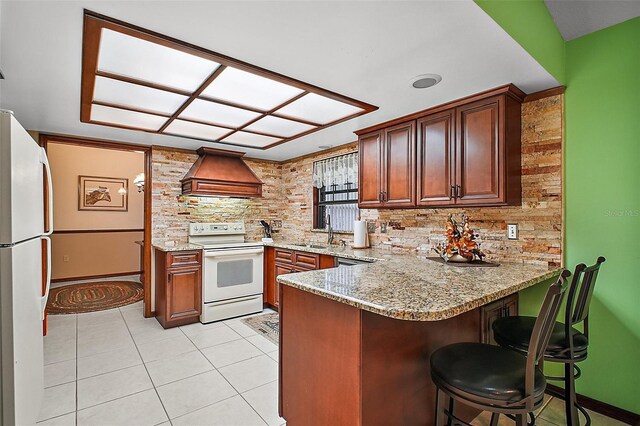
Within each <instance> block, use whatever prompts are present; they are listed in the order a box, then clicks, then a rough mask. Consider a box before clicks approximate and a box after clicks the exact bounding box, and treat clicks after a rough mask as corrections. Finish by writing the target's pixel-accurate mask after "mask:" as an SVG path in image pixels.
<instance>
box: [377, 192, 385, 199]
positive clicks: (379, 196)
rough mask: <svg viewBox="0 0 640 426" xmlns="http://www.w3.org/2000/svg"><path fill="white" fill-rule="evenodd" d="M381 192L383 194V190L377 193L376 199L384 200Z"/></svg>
mask: <svg viewBox="0 0 640 426" xmlns="http://www.w3.org/2000/svg"><path fill="white" fill-rule="evenodd" d="M382 194H384V192H382V191H380V192H379V193H378V201H384V199H383V198H382Z"/></svg>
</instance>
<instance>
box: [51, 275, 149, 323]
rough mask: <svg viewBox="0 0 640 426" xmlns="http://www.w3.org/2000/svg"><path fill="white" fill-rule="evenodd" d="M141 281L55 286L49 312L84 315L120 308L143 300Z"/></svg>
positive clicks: (53, 313)
mask: <svg viewBox="0 0 640 426" xmlns="http://www.w3.org/2000/svg"><path fill="white" fill-rule="evenodd" d="M143 296H144V291H143V287H142V284H140V283H137V282H134V281H100V282H91V283H83V284H72V285H66V286H62V287H56V288H52V289H51V290H50V292H49V301H48V302H47V312H48V313H49V314H52V315H58V314H81V313H85V312H94V311H103V310H106V309H113V308H119V307H120V306H125V305H130V304H132V303H136V302H138V301H140V300H142V298H143Z"/></svg>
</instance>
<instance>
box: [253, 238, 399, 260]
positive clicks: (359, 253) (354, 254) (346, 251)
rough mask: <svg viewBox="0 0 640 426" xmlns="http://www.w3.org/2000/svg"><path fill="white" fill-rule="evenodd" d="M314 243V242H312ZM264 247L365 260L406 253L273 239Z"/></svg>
mask: <svg viewBox="0 0 640 426" xmlns="http://www.w3.org/2000/svg"><path fill="white" fill-rule="evenodd" d="M313 244H316V243H313ZM264 245H265V247H277V248H283V249H287V250H298V251H304V252H307V253H317V254H326V255H329V256H335V257H342V258H345V259H356V260H362V261H365V262H375V261H378V260H385V259H389V258H390V257H392V256H393V255H394V253H395V254H398V255H401V254H403V253H406V251H405V250H398V249H396V250H394V251H391V250H384V249H376V248H368V249H354V248H352V247H350V246H336V245H332V246H327V245H326V244H321V243H318V245H321V246H326V247H322V248H321V247H309V246H301V245H299V244H293V243H288V242H280V241H274V242H272V243H264Z"/></svg>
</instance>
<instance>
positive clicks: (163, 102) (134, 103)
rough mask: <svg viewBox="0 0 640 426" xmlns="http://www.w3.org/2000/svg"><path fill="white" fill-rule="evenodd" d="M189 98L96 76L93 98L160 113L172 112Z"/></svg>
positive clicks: (97, 100) (169, 113)
mask: <svg viewBox="0 0 640 426" xmlns="http://www.w3.org/2000/svg"><path fill="white" fill-rule="evenodd" d="M187 99H189V98H187V97H186V96H182V95H177V94H175V93H171V92H165V91H164V90H157V89H152V88H150V87H146V86H141V85H139V84H131V83H127V82H124V81H120V80H114V79H111V78H106V77H100V76H97V77H96V84H95V86H94V92H93V100H94V101H96V102H104V103H109V104H114V105H122V106H126V107H129V108H135V109H141V110H145V111H149V112H157V113H160V114H167V115H171V114H173V113H174V112H175V111H176V110H177V109H178V108H180V106H181V105H182V104H183V103H184V102H185V101H186V100H187Z"/></svg>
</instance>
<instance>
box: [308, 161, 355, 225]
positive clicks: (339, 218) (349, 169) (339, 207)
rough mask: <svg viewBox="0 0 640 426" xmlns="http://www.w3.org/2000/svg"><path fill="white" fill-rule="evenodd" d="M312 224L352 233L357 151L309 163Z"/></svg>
mask: <svg viewBox="0 0 640 426" xmlns="http://www.w3.org/2000/svg"><path fill="white" fill-rule="evenodd" d="M313 186H314V201H313V214H314V218H313V226H314V228H316V229H325V228H326V227H327V217H330V218H331V226H332V228H333V229H334V230H335V231H347V232H353V221H354V220H356V219H357V217H358V154H357V153H351V154H346V155H340V156H337V157H332V158H328V159H326V160H321V161H316V162H315V163H313Z"/></svg>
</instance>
